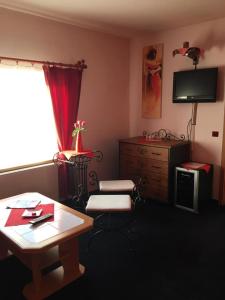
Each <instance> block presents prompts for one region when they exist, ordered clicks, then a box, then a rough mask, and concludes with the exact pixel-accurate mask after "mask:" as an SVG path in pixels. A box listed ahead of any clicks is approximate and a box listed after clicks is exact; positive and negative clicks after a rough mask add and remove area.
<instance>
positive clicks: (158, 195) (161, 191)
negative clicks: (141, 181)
mask: <svg viewBox="0 0 225 300" xmlns="http://www.w3.org/2000/svg"><path fill="white" fill-rule="evenodd" d="M142 194H143V196H144V197H149V196H150V198H151V199H156V200H160V201H163V202H168V190H167V189H166V188H159V187H153V186H151V185H149V184H146V185H145V186H143V191H142Z"/></svg>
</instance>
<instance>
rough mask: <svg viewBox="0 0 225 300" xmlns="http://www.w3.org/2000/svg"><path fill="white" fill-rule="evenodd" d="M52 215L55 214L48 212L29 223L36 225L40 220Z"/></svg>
mask: <svg viewBox="0 0 225 300" xmlns="http://www.w3.org/2000/svg"><path fill="white" fill-rule="evenodd" d="M52 216H53V214H46V215H43V216H40V217H38V218H35V219H33V220H30V221H29V223H31V224H32V225H35V224H37V223H39V222H42V221H44V220H46V219H49V218H51V217H52Z"/></svg>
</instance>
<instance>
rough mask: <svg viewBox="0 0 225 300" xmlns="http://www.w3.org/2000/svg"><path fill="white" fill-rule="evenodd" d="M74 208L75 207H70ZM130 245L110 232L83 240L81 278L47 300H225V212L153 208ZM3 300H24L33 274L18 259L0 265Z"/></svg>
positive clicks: (141, 213)
mask: <svg viewBox="0 0 225 300" xmlns="http://www.w3.org/2000/svg"><path fill="white" fill-rule="evenodd" d="M69 205H70V206H72V205H71V204H69ZM135 214H136V215H135V222H134V223H133V227H132V228H133V230H134V232H132V233H131V238H132V240H133V246H134V249H135V252H134V253H133V252H130V251H128V249H129V247H128V246H129V245H128V243H127V240H126V239H124V238H123V237H122V236H120V235H118V234H116V233H113V232H109V233H108V234H105V235H101V236H99V237H96V239H95V240H93V242H92V244H91V247H90V250H89V252H87V251H86V249H87V240H88V238H89V236H90V234H89V233H86V234H84V235H83V236H82V237H80V240H79V241H80V262H81V263H82V264H83V265H84V266H85V267H86V272H85V274H84V276H83V277H81V278H80V279H78V280H77V281H75V282H73V283H71V284H70V285H68V286H67V287H65V288H64V289H62V290H60V291H59V292H57V293H55V294H54V295H52V296H51V297H49V298H48V299H49V300H56V299H75V300H88V299H93V300H95V299H96V300H124V299H132V300H133V299H141V300H142V299H148V300H167V299H168V300H171V299H172V300H209V299H210V300H212V299H213V300H223V299H225V284H224V281H225V211H224V209H223V208H219V207H217V205H215V204H213V203H212V204H209V205H207V207H205V208H204V209H203V210H202V211H201V212H200V214H193V213H191V212H188V211H185V210H181V209H179V208H175V207H171V206H168V205H162V204H159V203H157V202H151V204H146V205H143V206H141V207H139V208H138V209H137V210H136V213H135ZM0 273H1V293H0V299H1V300H6V299H9V300H22V299H24V298H23V296H22V289H23V286H24V285H25V284H26V283H27V282H29V281H30V280H31V273H30V271H29V270H28V269H27V268H26V267H24V266H23V265H22V264H21V263H20V262H19V261H18V260H17V259H16V258H15V257H9V258H8V259H6V260H4V261H2V262H0Z"/></svg>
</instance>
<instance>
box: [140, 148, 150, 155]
mask: <svg viewBox="0 0 225 300" xmlns="http://www.w3.org/2000/svg"><path fill="white" fill-rule="evenodd" d="M138 152H139V153H140V154H145V153H147V152H148V150H147V149H140V148H139V149H138Z"/></svg>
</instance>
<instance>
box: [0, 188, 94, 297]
mask: <svg viewBox="0 0 225 300" xmlns="http://www.w3.org/2000/svg"><path fill="white" fill-rule="evenodd" d="M21 197H30V198H31V199H34V198H38V199H40V200H41V204H48V203H54V221H52V222H50V221H48V220H46V221H45V222H42V223H39V224H38V225H35V226H33V225H31V224H26V225H18V226H7V227H5V223H6V220H7V219H8V216H9V214H10V211H11V209H7V208H6V207H7V204H9V203H10V202H11V201H14V200H17V199H21ZM0 215H1V220H0V245H1V248H0V257H1V258H4V257H6V256H7V254H8V251H10V252H11V253H13V254H14V255H16V256H17V257H18V258H19V259H20V260H21V261H22V262H23V263H24V264H25V265H26V266H27V267H28V268H30V269H31V271H32V275H33V281H32V282H31V283H28V284H27V285H26V286H25V287H24V290H23V294H24V296H25V297H26V298H27V299H32V300H36V299H44V298H46V297H48V296H49V295H51V294H53V293H54V292H56V291H57V290H59V289H61V288H62V287H64V286H65V285H67V284H69V283H70V282H72V281H74V280H75V279H77V278H79V277H80V276H81V275H83V274H84V271H85V268H84V266H82V265H81V264H79V247H78V236H79V235H81V234H83V233H85V232H87V231H89V230H90V229H91V228H92V227H93V219H92V218H91V217H89V216H87V215H85V214H82V213H80V212H78V211H76V210H74V209H71V208H69V207H67V206H65V205H63V204H60V203H58V202H56V201H54V200H52V199H50V198H48V197H46V196H44V195H41V194H39V193H25V194H20V195H17V196H13V197H10V198H6V199H2V200H0ZM54 266H55V267H54ZM47 267H51V268H49V269H51V271H49V272H45V274H43V272H42V271H43V270H44V269H45V270H47V269H46V268H47Z"/></svg>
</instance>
